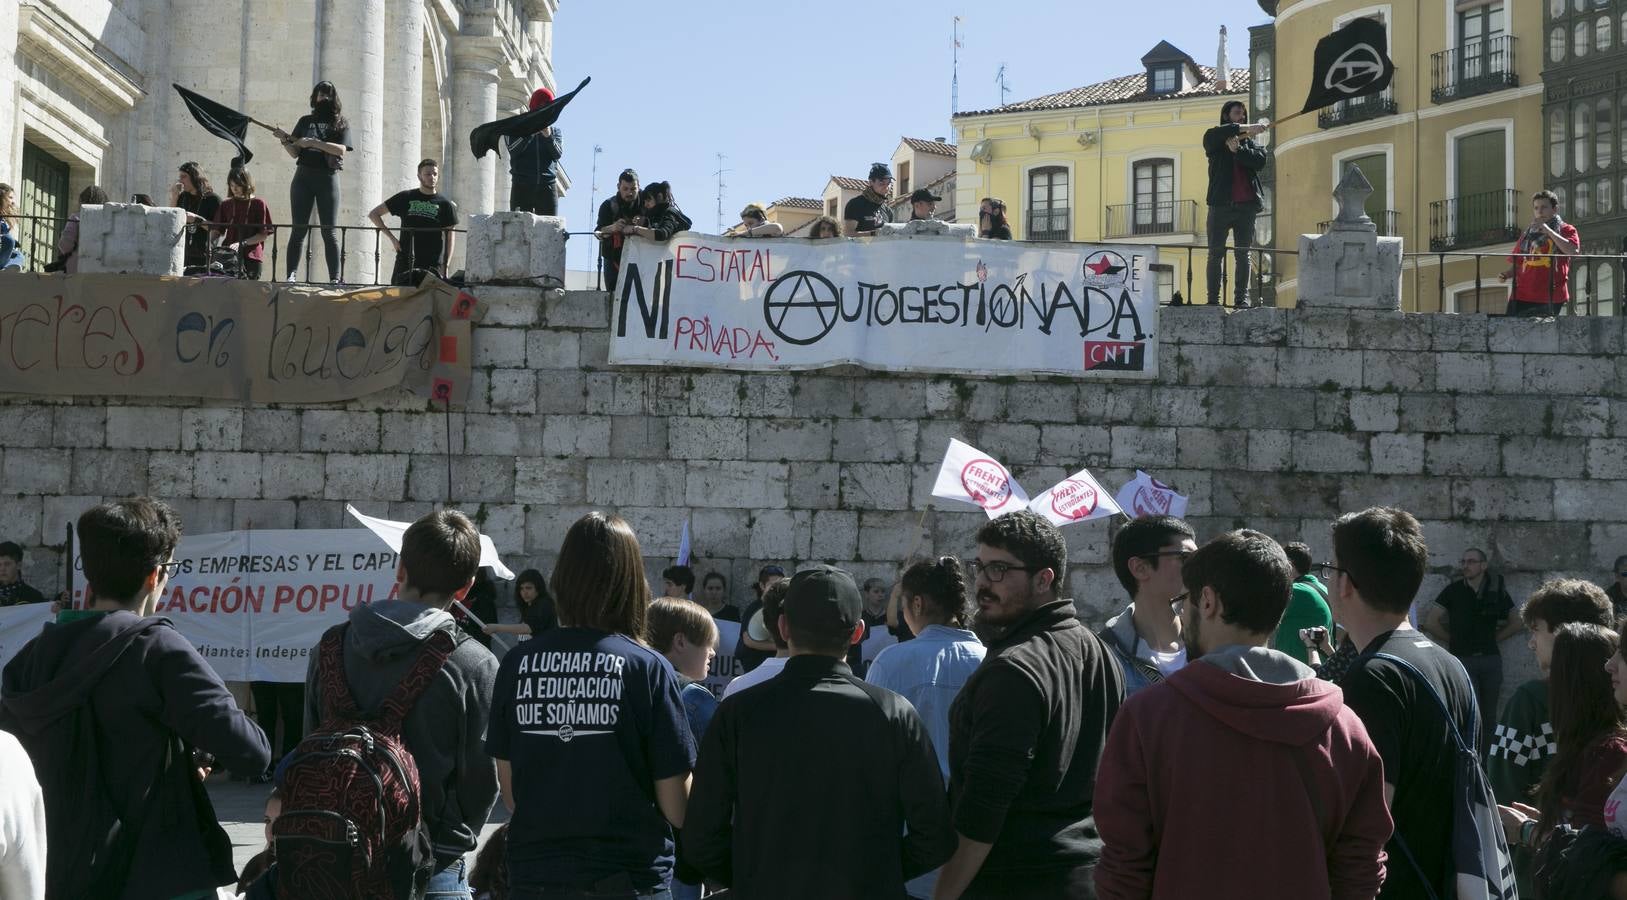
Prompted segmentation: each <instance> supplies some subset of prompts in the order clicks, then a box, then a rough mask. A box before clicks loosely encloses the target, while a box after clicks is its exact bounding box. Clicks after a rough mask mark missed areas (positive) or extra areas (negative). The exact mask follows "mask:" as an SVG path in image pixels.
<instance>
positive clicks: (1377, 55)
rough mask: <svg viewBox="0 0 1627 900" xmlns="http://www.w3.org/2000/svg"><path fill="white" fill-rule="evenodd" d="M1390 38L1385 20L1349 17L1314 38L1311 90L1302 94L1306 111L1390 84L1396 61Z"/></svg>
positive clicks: (1304, 111)
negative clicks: (1391, 56)
mask: <svg viewBox="0 0 1627 900" xmlns="http://www.w3.org/2000/svg"><path fill="white" fill-rule="evenodd" d="M1388 48H1389V41H1388V40H1387V39H1386V37H1385V34H1384V23H1382V22H1379V21H1377V20H1375V19H1368V18H1360V19H1352V20H1351V21H1350V22H1349V23H1348V24H1346V25H1345V27H1343V28H1341V29H1339V30H1338V31H1335V32H1334V33H1332V34H1330V35H1328V36H1327V37H1325V38H1323V39H1321V40H1320V41H1317V42H1316V59H1315V63H1314V64H1313V65H1312V66H1311V72H1312V73H1313V74H1312V78H1311V94H1310V96H1309V97H1306V98H1305V108H1304V109H1302V110H1300V112H1302V113H1308V112H1310V111H1312V110H1316V109H1321V108H1322V107H1324V106H1332V105H1333V104H1335V103H1338V102H1339V101H1340V100H1349V99H1350V98H1351V97H1362V96H1366V95H1368V94H1376V93H1378V92H1379V91H1382V90H1384V89H1385V88H1387V87H1389V86H1390V78H1391V77H1392V76H1394V75H1395V63H1393V62H1390V54H1389V49H1388Z"/></svg>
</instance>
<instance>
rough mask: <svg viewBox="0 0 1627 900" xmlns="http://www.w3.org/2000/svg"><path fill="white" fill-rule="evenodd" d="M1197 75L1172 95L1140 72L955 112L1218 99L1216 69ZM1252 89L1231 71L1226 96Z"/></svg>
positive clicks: (1240, 73)
mask: <svg viewBox="0 0 1627 900" xmlns="http://www.w3.org/2000/svg"><path fill="white" fill-rule="evenodd" d="M1197 68H1198V72H1199V73H1200V74H1201V75H1202V76H1203V78H1204V80H1203V81H1201V82H1199V83H1198V84H1196V85H1194V86H1192V87H1190V88H1188V89H1186V90H1184V91H1176V92H1175V93H1172V94H1148V93H1147V73H1146V72H1137V73H1136V74H1134V75H1125V76H1123V77H1121V78H1110V79H1108V80H1107V81H1098V82H1096V83H1095V84H1087V85H1085V86H1084V87H1076V88H1073V89H1071V90H1066V91H1058V92H1057V93H1055V94H1046V95H1045V96H1043V97H1035V98H1033V99H1032V100H1021V101H1018V102H1016V103H1008V104H1006V105H1005V106H997V107H995V108H993V109H979V110H972V111H970V112H963V113H956V114H955V117H956V118H962V117H965V116H982V115H990V114H993V113H1011V112H1035V111H1040V110H1048V109H1069V108H1072V107H1078V106H1105V105H1107V104H1111V103H1143V102H1152V101H1156V100H1170V99H1177V100H1178V99H1183V98H1187V97H1205V96H1211V97H1212V96H1219V95H1220V93H1221V92H1220V91H1218V90H1216V89H1215V81H1214V77H1215V70H1214V67H1213V66H1198V67H1197ZM1248 89H1249V70H1248V69H1232V70H1231V83H1230V84H1229V85H1228V90H1227V91H1226V94H1228V95H1230V94H1246V93H1248Z"/></svg>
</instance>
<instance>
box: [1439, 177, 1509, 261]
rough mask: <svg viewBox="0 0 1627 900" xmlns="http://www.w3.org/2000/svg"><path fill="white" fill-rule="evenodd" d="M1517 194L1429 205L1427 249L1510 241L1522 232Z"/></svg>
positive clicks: (1501, 193)
mask: <svg viewBox="0 0 1627 900" xmlns="http://www.w3.org/2000/svg"><path fill="white" fill-rule="evenodd" d="M1520 211H1521V197H1520V192H1519V191H1516V190H1512V189H1510V190H1506V191H1486V192H1484V193H1480V194H1468V195H1465V196H1462V197H1458V198H1456V199H1453V200H1436V201H1435V202H1433V203H1431V204H1429V249H1430V250H1431V251H1434V252H1439V251H1442V250H1455V249H1458V248H1461V247H1481V246H1485V245H1486V244H1497V243H1503V242H1505V241H1512V240H1514V239H1515V238H1517V237H1519V236H1520V231H1521V228H1522V225H1521V221H1520V218H1519V215H1518V213H1519V212H1520Z"/></svg>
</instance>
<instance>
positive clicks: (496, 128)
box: [469, 78, 593, 159]
mask: <svg viewBox="0 0 1627 900" xmlns="http://www.w3.org/2000/svg"><path fill="white" fill-rule="evenodd" d="M592 80H593V79H592V78H584V79H582V83H581V84H579V85H577V86H576V89H575V90H573V91H571V92H570V93H568V94H562V95H560V96H559V97H556V98H554V102H552V103H549V104H546V105H544V106H539V107H537V108H536V109H533V110H531V111H530V112H524V113H520V114H519V115H517V116H509V117H508V118H506V119H498V120H497V121H495V122H487V123H486V124H484V125H476V126H475V127H474V130H473V131H470V132H469V149H470V150H472V151H474V154H475V159H480V158H482V157H484V156H485V155H486V152H487V151H489V150H496V149H497V144H498V140H499V139H500V138H503V137H510V136H512V137H525V136H526V135H528V134H535V133H537V132H539V131H541V130H543V129H544V128H547V127H548V126H550V125H552V124H554V123H555V122H557V121H558V120H559V114H560V113H562V112H564V111H565V104H567V103H569V102H571V100H572V99H573V98H574V97H575V96H576V95H577V92H579V91H581V90H582V88H585V87H587V86H588V82H590V81H592Z"/></svg>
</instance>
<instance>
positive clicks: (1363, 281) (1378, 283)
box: [1299, 166, 1401, 310]
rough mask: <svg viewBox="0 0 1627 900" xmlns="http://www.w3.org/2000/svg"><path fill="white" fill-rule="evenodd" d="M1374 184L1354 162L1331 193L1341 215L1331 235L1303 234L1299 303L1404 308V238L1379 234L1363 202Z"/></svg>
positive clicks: (1300, 249) (1301, 238) (1300, 243)
mask: <svg viewBox="0 0 1627 900" xmlns="http://www.w3.org/2000/svg"><path fill="white" fill-rule="evenodd" d="M1372 193H1373V186H1372V185H1371V184H1369V183H1368V181H1367V178H1366V176H1364V175H1362V173H1361V170H1360V169H1358V168H1356V167H1355V166H1351V167H1350V168H1349V169H1347V170H1345V174H1344V178H1342V179H1341V180H1340V181H1339V186H1338V188H1336V189H1335V190H1334V192H1333V197H1334V199H1335V200H1337V201H1338V202H1339V215H1338V216H1337V217H1336V218H1335V219H1334V220H1333V224H1332V226H1330V227H1329V228H1328V233H1327V234H1322V235H1311V234H1304V235H1300V238H1299V303H1300V305H1301V306H1342V307H1365V308H1368V309H1384V310H1399V309H1401V239H1400V238H1398V237H1379V236H1378V227H1377V225H1376V224H1374V222H1373V220H1372V219H1370V218H1368V216H1367V213H1366V212H1364V211H1363V207H1364V206H1365V205H1366V203H1367V197H1368V195H1370V194H1372Z"/></svg>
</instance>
